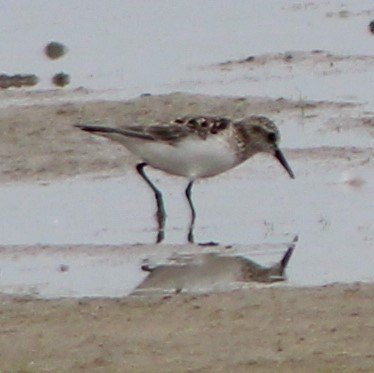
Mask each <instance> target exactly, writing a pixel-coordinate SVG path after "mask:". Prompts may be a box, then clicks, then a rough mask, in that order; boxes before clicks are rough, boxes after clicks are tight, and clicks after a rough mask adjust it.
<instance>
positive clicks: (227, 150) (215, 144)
mask: <svg viewBox="0 0 374 373" xmlns="http://www.w3.org/2000/svg"><path fill="white" fill-rule="evenodd" d="M122 140H123V139H122ZM121 143H122V144H124V145H125V146H126V147H127V148H128V149H129V150H130V151H131V152H133V153H134V154H136V155H137V156H138V157H139V158H141V159H142V160H144V161H145V162H147V163H148V164H149V165H150V166H152V167H154V168H157V169H160V170H163V171H165V172H168V173H170V174H174V175H179V176H185V177H188V178H189V179H197V178H201V177H209V176H214V175H217V174H220V173H222V172H224V171H227V170H229V169H230V168H232V167H234V166H235V165H237V164H238V163H239V159H238V158H237V157H236V154H235V151H234V149H232V148H231V147H230V144H229V143H228V142H227V141H226V139H225V138H224V137H221V136H219V135H215V136H211V137H208V138H207V139H206V140H203V139H201V138H199V137H198V136H193V137H187V138H185V139H184V140H182V141H181V142H179V143H177V144H176V145H170V144H167V143H163V142H155V141H144V140H136V139H127V140H126V141H121Z"/></svg>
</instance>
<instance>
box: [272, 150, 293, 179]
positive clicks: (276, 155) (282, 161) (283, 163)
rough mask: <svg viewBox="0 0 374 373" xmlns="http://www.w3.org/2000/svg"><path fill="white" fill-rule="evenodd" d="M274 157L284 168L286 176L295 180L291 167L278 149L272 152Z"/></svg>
mask: <svg viewBox="0 0 374 373" xmlns="http://www.w3.org/2000/svg"><path fill="white" fill-rule="evenodd" d="M274 157H275V158H277V159H278V161H279V162H280V164H281V165H282V166H283V167H284V169H285V170H286V171H287V172H288V175H290V178H291V179H294V178H295V175H294V173H293V172H292V170H291V167H290V166H289V165H288V163H287V161H286V158H285V157H284V155H283V153H282V152H281V151H280V149H278V148H276V149H275V152H274Z"/></svg>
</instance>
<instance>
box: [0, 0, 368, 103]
mask: <svg viewBox="0 0 374 373" xmlns="http://www.w3.org/2000/svg"><path fill="white" fill-rule="evenodd" d="M372 5H373V4H372V0H361V1H359V2H358V1H354V0H350V1H347V0H346V1H344V2H343V3H342V2H341V1H328V2H327V1H323V2H322V1H321V2H315V3H311V2H309V1H299V2H297V3H295V2H294V1H290V0H281V1H280V0H268V1H266V2H263V1H260V0H256V1H246V0H235V2H234V3H230V6H228V3H227V2H226V1H223V0H220V1H215V2H214V3H212V2H201V1H180V2H177V3H175V2H171V1H166V2H165V1H156V0H152V1H150V0H142V1H125V2H124V1H120V0H112V1H111V2H110V3H109V4H107V3H105V2H103V1H101V0H82V1H80V2H79V4H77V3H76V1H73V0H66V1H64V5H63V7H62V6H61V2H60V1H58V0H50V1H48V2H45V1H42V0H35V1H33V2H32V3H30V2H29V1H27V0H18V1H14V2H7V4H6V5H4V6H3V7H2V12H1V13H0V23H1V25H2V28H3V30H7V32H6V34H5V35H4V38H3V48H1V50H0V59H1V61H2V70H3V71H6V72H8V73H14V74H15V73H26V72H27V73H35V74H36V75H38V76H39V77H40V84H39V85H38V86H37V88H38V89H40V88H41V89H50V88H53V86H52V84H51V83H50V79H51V77H52V76H53V74H55V73H58V72H60V71H64V72H66V73H69V74H70V75H71V81H72V84H71V86H70V87H71V88H76V87H86V88H89V89H93V90H95V91H96V93H95V94H94V95H89V96H87V95H86V94H84V93H83V94H82V96H81V97H80V98H81V99H94V98H95V97H98V96H97V95H99V97H106V98H111V99H113V98H114V99H123V98H129V97H134V96H137V95H139V94H141V93H144V92H149V93H152V94H159V93H169V92H170V91H186V92H191V93H206V94H216V95H217V94H218V95H220V94H225V95H254V96H267V97H273V98H274V97H275V98H278V97H287V98H292V99H296V100H297V99H301V98H303V99H314V100H334V101H336V100H339V101H341V100H344V101H347V100H348V101H354V102H361V103H364V104H366V105H368V108H370V110H373V109H374V103H373V100H372V94H371V91H372V89H371V84H370V82H372V81H373V80H374V79H373V78H374V75H373V74H374V70H373V61H368V62H365V61H364V62H362V63H357V62H355V61H349V60H348V61H346V62H344V61H343V62H342V63H338V64H336V65H335V66H332V67H330V66H329V65H328V64H327V65H326V64H318V65H314V64H313V61H311V64H297V63H296V64H295V63H290V64H275V65H274V64H272V65H271V66H263V67H260V68H258V69H255V74H253V72H250V71H248V69H242V68H239V69H234V71H231V72H222V71H219V70H217V69H209V68H207V67H208V66H210V65H211V64H215V63H220V62H225V61H228V60H237V59H242V58H246V57H248V56H253V55H255V56H256V55H262V54H265V53H279V52H282V53H283V52H286V51H312V50H316V49H319V50H321V49H322V50H326V51H328V52H330V53H332V54H337V55H363V56H374V55H373V35H372V34H370V32H369V31H368V24H369V23H370V21H371V20H372V19H373V18H374V10H373V7H372ZM270 13H271V15H272V16H271V17H269V14H270ZM109 25H110V26H109ZM176 30H178V32H175V31H176ZM51 40H57V41H61V42H63V43H65V44H66V45H67V46H68V48H69V52H68V53H67V54H66V56H64V57H63V58H61V59H58V60H56V61H50V60H48V59H47V58H46V57H45V56H44V54H43V48H44V46H45V45H46V44H47V43H48V42H49V41H51ZM78 96H79V95H78ZM78 96H77V97H76V99H78V98H79V97H78ZM46 99H48V97H47V98H46ZM65 99H66V100H70V99H71V98H68V97H66V98H65ZM13 102H14V101H13ZM2 104H4V103H2Z"/></svg>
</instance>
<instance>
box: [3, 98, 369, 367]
mask: <svg viewBox="0 0 374 373" xmlns="http://www.w3.org/2000/svg"><path fill="white" fill-rule="evenodd" d="M354 109H355V105H353V104H351V103H331V102H303V101H298V102H293V101H289V100H284V99H279V100H268V99H261V98H253V97H251V98H242V97H238V98H225V97H209V96H201V95H184V94H180V93H177V94H171V95H165V96H146V97H140V98H138V99H135V100H130V101H127V102H108V101H101V102H86V103H75V102H72V103H64V104H53V105H51V104H45V105H44V104H43V105H32V106H23V107H22V106H11V107H7V108H3V109H2V110H1V111H0V131H1V136H0V157H1V164H0V182H1V183H19V182H25V181H28V182H46V183H48V182H49V181H51V180H55V179H66V178H71V177H76V176H81V175H83V176H87V177H90V176H96V177H97V176H99V177H111V176H118V175H122V176H124V177H125V175H126V172H127V171H128V170H129V169H130V166H131V167H132V164H133V162H134V160H133V159H132V156H131V155H129V154H128V153H127V152H126V151H124V150H123V148H122V147H120V146H117V145H115V144H108V142H106V141H105V140H101V139H97V138H94V137H92V136H87V135H85V134H83V133H81V132H80V131H78V130H75V129H74V128H73V125H74V124H76V123H85V122H92V121H98V122H104V123H110V124H115V125H126V124H131V123H134V122H138V123H150V122H152V121H154V120H161V121H167V120H171V119H172V118H174V117H176V116H179V115H186V114H191V113H194V114H214V115H223V116H228V117H242V116H245V115H249V114H262V115H267V116H270V117H272V118H273V119H274V120H275V121H276V122H277V123H279V126H280V127H281V131H282V130H283V129H284V131H286V130H287V125H288V124H287V120H288V118H295V117H297V121H298V120H299V119H300V122H302V123H303V124H302V125H304V126H309V125H310V126H311V125H312V124H313V123H315V122H310V121H313V120H315V118H316V117H317V119H318V118H319V116H321V115H323V113H324V112H331V111H332V112H334V111H335V112H339V113H341V117H342V120H340V121H339V128H338V129H335V127H336V126H337V124H336V121H335V122H334V121H333V120H331V121H327V120H326V121H325V120H324V119H323V120H321V122H322V126H323V127H321V128H322V129H321V130H318V131H322V132H323V131H325V130H326V131H327V132H328V131H330V132H332V133H334V131H336V133H339V134H340V133H342V132H343V133H344V131H350V130H351V129H350V127H349V125H351V124H352V123H355V124H356V127H355V128H356V129H357V130H358V131H362V133H363V134H365V136H372V126H371V125H370V123H371V122H370V123H369V124H367V123H368V122H367V118H365V117H360V116H357V115H355V114H352V113H351V110H352V111H353V110H354ZM321 113H322V114H321ZM313 118H314V119H313ZM365 120H366V122H365ZM344 123H348V124H349V125H345V124H344ZM334 126H335V127H334ZM305 128H308V127H305ZM284 131H283V132H284ZM318 131H317V130H316V132H318ZM286 138H287V136H286ZM285 153H286V154H287V157H288V158H289V159H290V161H291V162H292V163H293V164H294V165H296V167H299V166H300V167H299V168H300V169H303V168H304V169H306V170H308V167H307V166H308V165H309V166H310V164H312V163H316V164H318V165H320V166H321V167H322V168H323V167H326V172H328V170H329V167H330V168H334V167H338V168H341V169H342V170H343V169H344V167H345V166H346V165H347V162H348V163H349V165H351V166H352V165H358V166H360V165H365V164H367V163H368V162H369V163H370V162H371V161H370V159H372V156H373V150H372V148H369V147H365V146H364V147H359V146H328V145H325V146H318V147H317V146H314V147H313V146H304V147H300V148H297V147H296V145H293V146H289V147H288V146H285ZM365 162H366V163H365ZM298 165H299V166H298ZM326 165H327V166H326ZM305 172H308V171H305ZM70 249H71V250H72V249H73V247H72V246H71V247H70ZM0 281H1V266H0ZM373 296H374V285H373V284H362V283H357V284H347V285H331V286H324V287H319V288H288V287H282V286H262V287H260V288H256V287H254V288H251V289H243V290H240V291H239V290H237V291H234V292H230V293H217V294H206V295H188V294H177V295H171V296H167V297H157V298H149V297H148V298H147V297H146V298H143V297H137V298H133V297H130V298H117V299H105V298H101V299H85V298H82V299H78V300H73V299H55V300H41V299H36V298H33V297H32V296H31V297H30V296H8V295H1V296H0V304H1V312H0V325H1V328H0V346H1V348H0V370H1V371H4V372H14V371H18V372H21V371H22V372H40V371H50V372H71V371H74V372H84V371H95V372H96V371H97V372H107V371H113V372H122V371H131V372H149V371H153V372H176V371H178V372H187V371H196V372H197V371H199V372H212V371H215V372H228V371H235V372H248V371H251V372H268V371H274V370H276V371H279V372H300V371H302V372H316V371H321V372H339V373H340V372H357V371H361V372H373V369H374V355H373V353H372V345H373V342H374V337H373V336H374V330H373V328H374V325H373V323H372V314H373V311H374V309H373V307H374V306H373V302H372V299H373ZM15 345H16V346H17V348H16V349H15V348H14V346H15ZM67 356H69V358H68V359H67V358H66V357H67Z"/></svg>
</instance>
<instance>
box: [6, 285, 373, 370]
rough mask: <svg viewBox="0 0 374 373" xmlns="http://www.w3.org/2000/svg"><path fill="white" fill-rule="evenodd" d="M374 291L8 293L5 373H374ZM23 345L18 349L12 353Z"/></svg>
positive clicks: (357, 288)
mask: <svg viewBox="0 0 374 373" xmlns="http://www.w3.org/2000/svg"><path fill="white" fill-rule="evenodd" d="M373 296H374V286H373V285H363V284H353V285H346V286H342V285H335V286H326V287H322V288H314V289H313V288H309V289H308V288H305V289H291V288H279V287H278V288H274V287H270V288H269V287H267V288H261V289H256V288H253V289H248V290H242V291H235V292H231V293H220V294H209V295H200V296H194V295H184V294H177V295H174V296H171V297H165V298H154V299H152V298H146V299H144V298H123V299H81V300H71V299H62V300H53V301H51V300H49V301H47V300H35V299H32V298H27V297H26V298H25V297H23V298H17V297H16V298H10V297H6V296H2V297H1V298H0V301H1V313H0V325H1V329H0V331H1V333H0V345H1V350H0V370H1V371H2V372H44V371H46V372H151V371H152V372H163V373H164V372H170V373H171V372H243V373H244V372H273V371H277V372H295V373H296V372H311V373H312V372H313V373H314V372H329V373H338V372H339V373H342V372H373V371H374V354H373V348H372V346H373V343H374V324H373V317H372V315H373V312H374V303H373V301H372V300H373ZM15 346H17V348H15Z"/></svg>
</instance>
